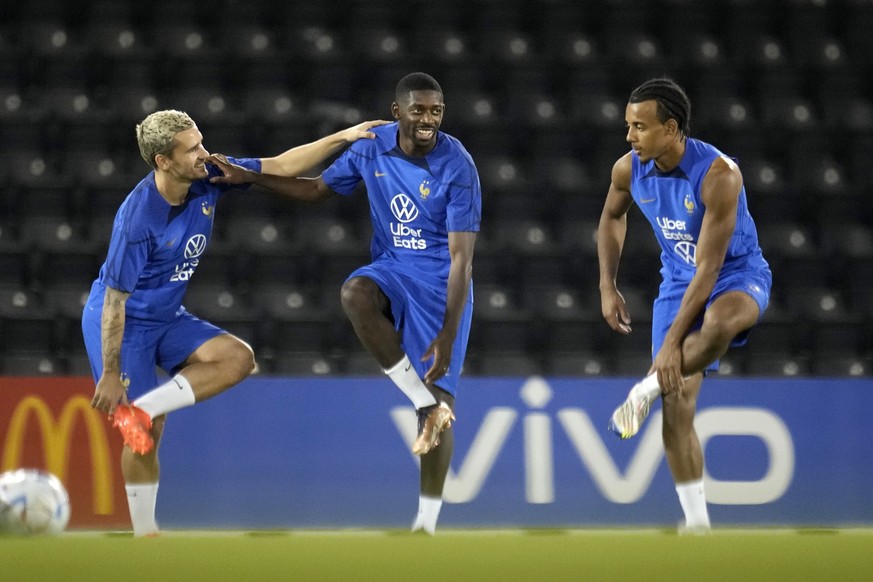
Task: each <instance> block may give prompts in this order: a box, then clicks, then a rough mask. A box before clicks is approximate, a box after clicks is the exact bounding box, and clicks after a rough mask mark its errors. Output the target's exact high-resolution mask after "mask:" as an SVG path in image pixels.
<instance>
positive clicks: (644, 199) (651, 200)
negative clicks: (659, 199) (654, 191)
mask: <svg viewBox="0 0 873 582" xmlns="http://www.w3.org/2000/svg"><path fill="white" fill-rule="evenodd" d="M654 201H655V199H654V198H648V199H646V198H640V202H642V203H643V204H648V203H649V202H654Z"/></svg>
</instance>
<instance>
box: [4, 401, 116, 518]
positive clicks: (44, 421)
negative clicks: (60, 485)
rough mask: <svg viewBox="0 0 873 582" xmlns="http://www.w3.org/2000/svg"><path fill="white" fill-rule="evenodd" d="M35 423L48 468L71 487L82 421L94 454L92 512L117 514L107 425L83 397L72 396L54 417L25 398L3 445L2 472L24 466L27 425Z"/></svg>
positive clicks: (42, 405)
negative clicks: (74, 438)
mask: <svg viewBox="0 0 873 582" xmlns="http://www.w3.org/2000/svg"><path fill="white" fill-rule="evenodd" d="M31 419H33V420H34V421H35V422H36V423H37V426H38V427H39V429H40V431H41V434H42V444H43V455H44V459H45V468H46V470H48V471H49V472H51V473H54V474H55V475H56V476H57V477H58V478H59V479H60V480H61V481H63V482H64V483H68V478H69V470H70V448H71V446H72V434H73V429H74V428H75V424H76V421H77V420H78V419H81V421H82V422H83V423H84V427H85V429H86V434H87V435H88V441H89V445H90V452H91V459H90V461H91V483H92V494H91V498H92V499H91V504H92V508H91V510H92V512H93V513H94V514H97V515H110V514H112V513H114V512H115V495H114V493H113V474H112V467H111V465H110V463H114V462H117V459H110V454H109V451H110V447H109V441H108V437H107V434H106V425H105V423H104V421H103V419H102V418H101V417H100V414H99V413H98V412H97V411H95V410H94V409H92V408H91V402H90V400H89V399H88V398H87V397H85V396H83V395H81V394H76V395H73V396H71V397H70V398H69V399H68V400H67V401H66V402H65V403H64V404H63V407H62V408H61V411H60V414H59V415H58V416H57V417H55V415H54V414H53V413H52V411H51V409H50V408H49V405H48V404H47V403H46V402H45V400H43V399H42V398H40V397H38V396H25V397H24V398H22V399H21V400H20V401H19V402H18V404H17V405H16V406H15V409H14V410H13V411H12V416H11V417H10V420H9V425H8V429H7V431H6V439H5V442H4V445H3V460H2V470H3V471H10V470H12V469H16V468H18V467H21V466H22V455H23V452H24V448H25V435H26V433H27V425H28V423H29V422H30V421H31Z"/></svg>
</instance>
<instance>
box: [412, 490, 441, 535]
mask: <svg viewBox="0 0 873 582" xmlns="http://www.w3.org/2000/svg"><path fill="white" fill-rule="evenodd" d="M442 506H443V500H442V499H440V498H439V497H425V496H424V495H419V497H418V515H417V516H415V522H413V524H412V531H419V530H422V529H423V530H424V531H426V532H427V533H429V534H430V535H434V534H435V533H436V524H437V519H438V518H439V516H440V509H441V508H442Z"/></svg>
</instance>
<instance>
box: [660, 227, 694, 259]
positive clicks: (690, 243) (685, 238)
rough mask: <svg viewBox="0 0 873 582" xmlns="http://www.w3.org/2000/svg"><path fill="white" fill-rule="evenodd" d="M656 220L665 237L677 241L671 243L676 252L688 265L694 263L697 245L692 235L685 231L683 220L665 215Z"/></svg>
mask: <svg viewBox="0 0 873 582" xmlns="http://www.w3.org/2000/svg"><path fill="white" fill-rule="evenodd" d="M657 220H658V226H659V227H660V228H661V232H662V233H663V235H664V238H665V239H667V240H675V241H679V242H677V243H676V244H675V245H673V250H674V251H675V252H676V254H677V255H679V257H680V258H681V259H682V260H683V261H685V262H686V263H688V264H689V265H696V264H697V245H696V244H694V237H693V236H691V235H690V234H688V233H687V232H686V226H685V221H684V220H674V219H672V218H669V217H665V216H659V217H658V219H657Z"/></svg>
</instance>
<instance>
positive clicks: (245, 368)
mask: <svg viewBox="0 0 873 582" xmlns="http://www.w3.org/2000/svg"><path fill="white" fill-rule="evenodd" d="M225 362H226V363H227V365H228V366H229V367H230V368H231V369H232V370H233V373H234V376H236V377H237V378H238V381H239V380H243V379H245V378H247V377H249V376H250V375H251V374H252V372H254V371H255V366H256V362H255V352H254V350H252V348H251V346H249V345H248V344H247V343H245V342H243V341H239V342H236V343H235V344H234V346H233V348H231V349H230V350H229V351H228V354H227V358H226V359H225Z"/></svg>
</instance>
